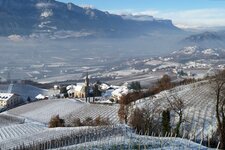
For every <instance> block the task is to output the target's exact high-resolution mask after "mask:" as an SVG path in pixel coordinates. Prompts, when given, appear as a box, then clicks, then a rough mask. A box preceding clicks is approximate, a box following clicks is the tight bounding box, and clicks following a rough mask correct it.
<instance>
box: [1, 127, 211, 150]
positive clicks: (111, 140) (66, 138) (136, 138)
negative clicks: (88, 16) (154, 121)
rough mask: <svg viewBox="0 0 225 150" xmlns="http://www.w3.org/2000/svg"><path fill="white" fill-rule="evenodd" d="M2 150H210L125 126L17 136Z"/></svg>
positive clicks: (64, 129) (58, 130)
mask: <svg viewBox="0 0 225 150" xmlns="http://www.w3.org/2000/svg"><path fill="white" fill-rule="evenodd" d="M28 130H29V128H28ZM19 131H20V132H22V131H21V130H19ZM0 148H1V149H64V150H74V149H90V150H91V149H190V150H191V149H196V150H197V149H198V150H206V149H207V148H206V147H204V146H202V145H200V144H196V143H194V142H192V141H190V140H185V139H181V138H175V137H150V136H140V135H138V134H135V133H134V131H132V130H130V129H129V128H127V127H124V126H110V127H79V128H57V129H45V130H42V131H39V132H37V133H36V134H28V135H24V136H22V135H21V137H16V136H15V137H13V138H11V139H8V140H7V139H6V140H4V141H0Z"/></svg>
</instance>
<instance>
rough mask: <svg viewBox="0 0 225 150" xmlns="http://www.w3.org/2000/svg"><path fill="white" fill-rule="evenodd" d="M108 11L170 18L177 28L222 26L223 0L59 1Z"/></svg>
mask: <svg viewBox="0 0 225 150" xmlns="http://www.w3.org/2000/svg"><path fill="white" fill-rule="evenodd" d="M59 1H62V2H72V3H74V4H76V5H80V6H92V7H95V8H97V9H100V10H104V11H109V12H111V13H117V14H121V13H132V14H135V15H138V14H146V15H152V16H154V17H156V18H165V19H172V20H173V22H174V24H176V25H178V26H180V27H201V26H203V27H212V26H224V25H225V0H59Z"/></svg>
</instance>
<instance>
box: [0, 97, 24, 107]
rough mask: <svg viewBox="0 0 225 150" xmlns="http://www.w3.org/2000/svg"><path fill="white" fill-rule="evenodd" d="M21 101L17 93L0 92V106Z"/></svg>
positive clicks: (13, 104) (9, 105) (16, 103)
mask: <svg viewBox="0 0 225 150" xmlns="http://www.w3.org/2000/svg"><path fill="white" fill-rule="evenodd" d="M21 102H22V100H21V98H20V96H19V95H16V94H12V93H0V106H1V107H7V108H10V107H13V106H16V105H18V104H20V103H21Z"/></svg>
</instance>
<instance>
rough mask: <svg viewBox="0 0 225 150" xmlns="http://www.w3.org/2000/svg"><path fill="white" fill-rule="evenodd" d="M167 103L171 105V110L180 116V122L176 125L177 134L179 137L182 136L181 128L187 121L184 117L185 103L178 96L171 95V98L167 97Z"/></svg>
mask: <svg viewBox="0 0 225 150" xmlns="http://www.w3.org/2000/svg"><path fill="white" fill-rule="evenodd" d="M166 98H167V101H168V103H169V105H170V108H169V109H171V110H172V111H174V112H175V113H176V114H177V115H178V118H179V119H178V122H177V124H176V128H175V133H176V135H177V136H180V126H181V124H182V123H183V122H184V121H185V119H184V117H183V115H184V109H185V108H186V106H185V104H184V101H183V100H182V99H181V98H180V97H178V96H176V95H171V96H170V97H168V96H166Z"/></svg>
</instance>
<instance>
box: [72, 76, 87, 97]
mask: <svg viewBox="0 0 225 150" xmlns="http://www.w3.org/2000/svg"><path fill="white" fill-rule="evenodd" d="M88 93H89V78H88V73H87V75H86V77H85V81H84V83H77V85H76V86H75V89H74V97H75V98H87V97H88Z"/></svg>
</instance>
